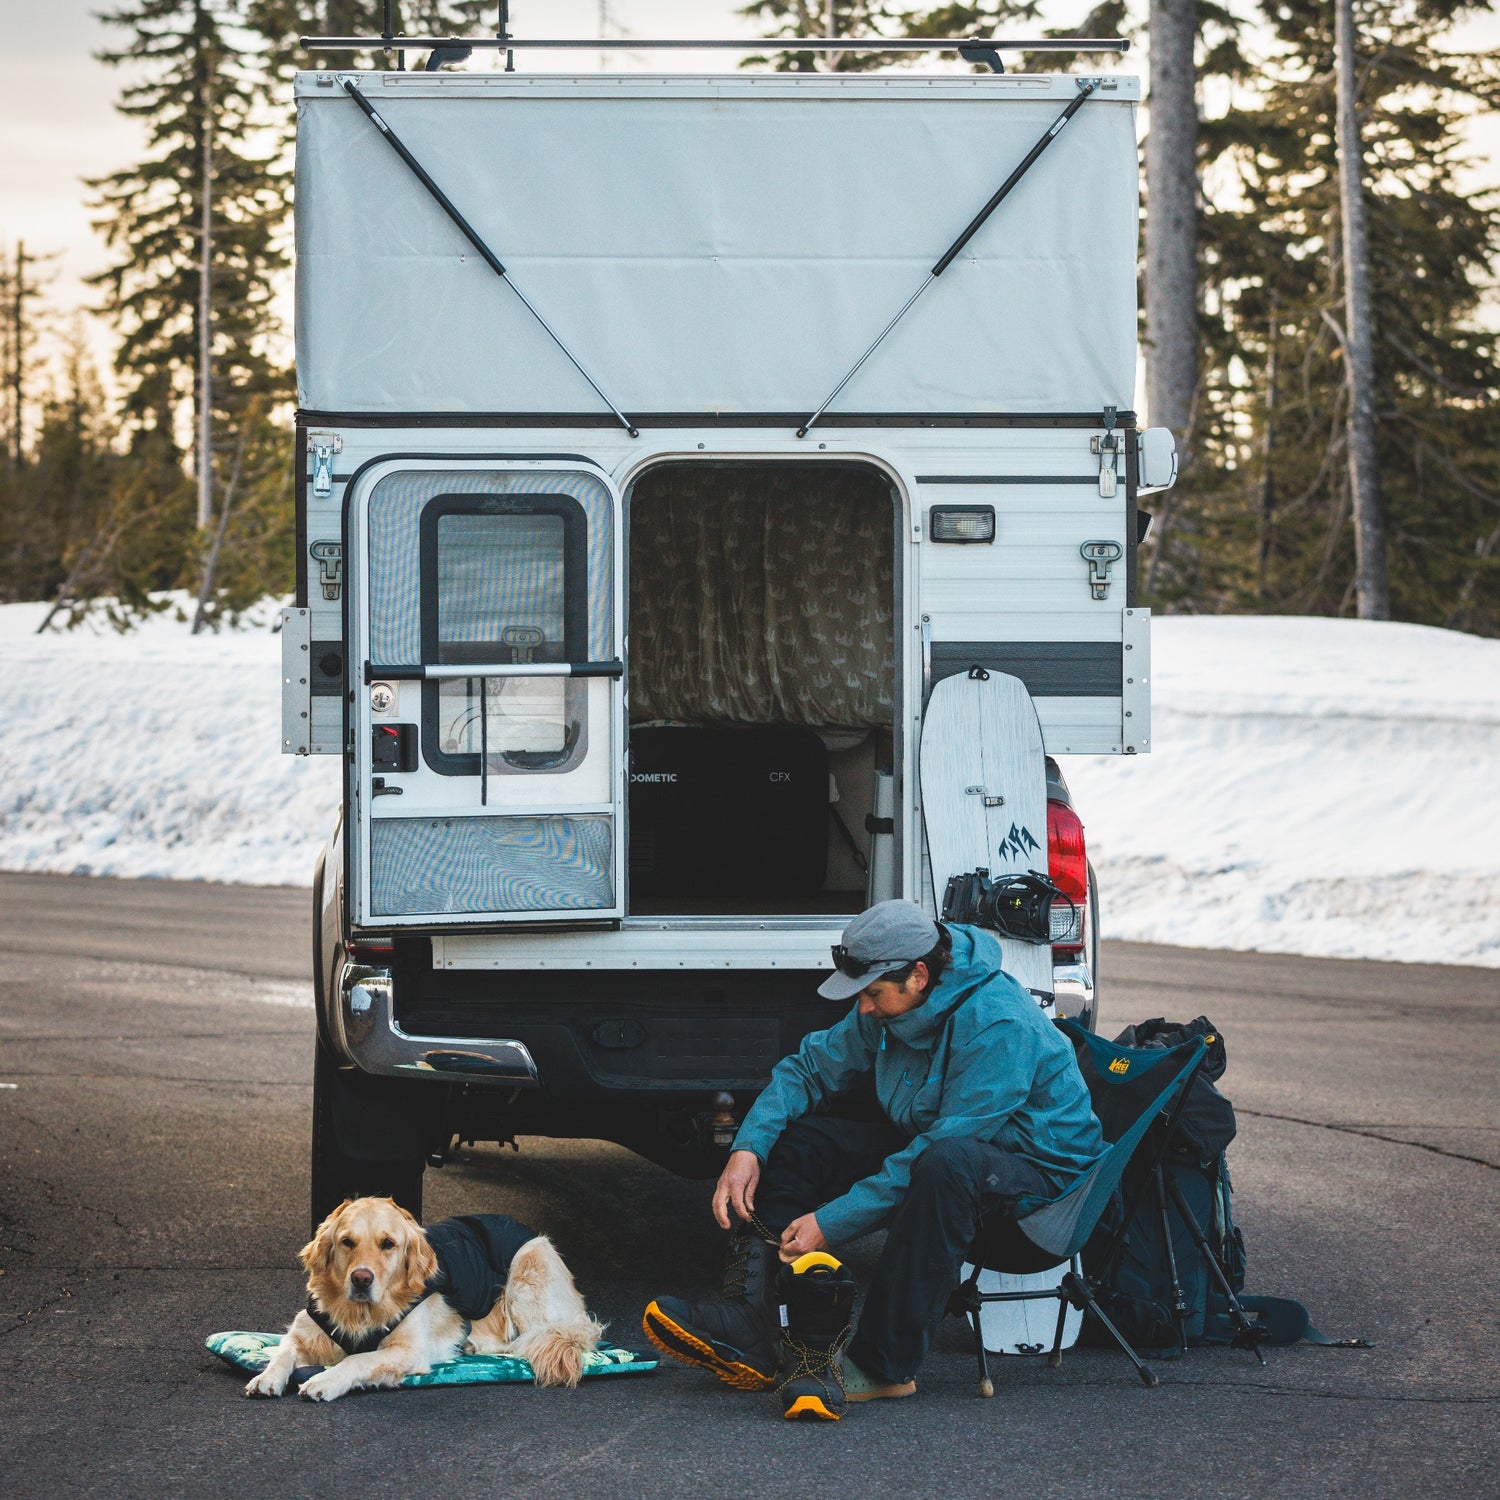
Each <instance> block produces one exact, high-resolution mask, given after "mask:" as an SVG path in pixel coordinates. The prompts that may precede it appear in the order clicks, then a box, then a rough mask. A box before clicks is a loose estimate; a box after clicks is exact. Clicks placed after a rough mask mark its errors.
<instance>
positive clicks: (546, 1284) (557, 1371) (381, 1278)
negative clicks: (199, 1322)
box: [245, 1198, 604, 1401]
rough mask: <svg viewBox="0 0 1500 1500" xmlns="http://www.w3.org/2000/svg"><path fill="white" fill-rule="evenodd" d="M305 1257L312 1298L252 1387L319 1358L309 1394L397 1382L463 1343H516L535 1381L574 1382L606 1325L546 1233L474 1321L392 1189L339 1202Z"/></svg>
mask: <svg viewBox="0 0 1500 1500" xmlns="http://www.w3.org/2000/svg"><path fill="white" fill-rule="evenodd" d="M452 1222H459V1221H452ZM522 1232H523V1233H524V1232H526V1231H522ZM301 1259H302V1264H303V1266H304V1267H305V1268H306V1270H307V1290H308V1298H309V1305H308V1308H306V1309H304V1310H303V1311H302V1312H299V1313H298V1314H297V1316H296V1317H295V1318H294V1319H293V1320H292V1323H291V1327H290V1328H288V1330H287V1332H286V1336H285V1337H284V1338H283V1339H282V1340H281V1343H280V1345H279V1346H278V1347H277V1349H276V1351H275V1353H274V1354H273V1355H272V1357H271V1362H270V1364H268V1365H267V1366H266V1368H265V1369H264V1370H262V1371H261V1373H260V1374H259V1375H257V1376H256V1377H255V1378H254V1379H253V1380H251V1381H250V1382H249V1384H248V1385H246V1387H245V1394H246V1395H247V1396H280V1395H281V1394H282V1393H283V1392H284V1391H285V1390H286V1387H287V1383H288V1381H289V1380H290V1378H291V1375H292V1372H293V1371H294V1370H295V1369H297V1368H298V1367H299V1366H301V1365H323V1366H325V1368H324V1369H323V1370H321V1371H320V1372H319V1373H318V1374H316V1375H314V1376H313V1377H312V1378H311V1379H309V1380H307V1381H306V1382H304V1384H303V1386H302V1390H301V1394H302V1395H303V1397H305V1398H306V1399H307V1400H309V1401H335V1400H337V1399H338V1398H339V1397H340V1396H343V1395H347V1394H348V1392H350V1391H353V1390H360V1389H363V1388H366V1387H371V1386H394V1385H399V1384H400V1383H401V1382H402V1381H403V1380H404V1379H405V1378H406V1377H407V1376H408V1375H421V1374H424V1373H426V1372H427V1371H428V1370H430V1369H431V1368H432V1366H433V1365H436V1364H442V1363H444V1362H445V1361H447V1360H451V1359H454V1358H456V1357H457V1356H458V1355H459V1354H460V1353H465V1354H503V1355H516V1356H519V1357H520V1358H522V1359H525V1360H528V1361H529V1362H530V1364H531V1367H532V1369H533V1371H535V1373H536V1382H537V1384H538V1385H565V1386H576V1385H577V1384H578V1381H579V1378H580V1377H581V1375H582V1374H583V1361H584V1356H585V1355H586V1354H588V1353H589V1352H590V1351H591V1350H592V1349H594V1348H596V1347H597V1346H598V1343H599V1339H600V1336H601V1335H602V1333H603V1332H604V1329H603V1325H602V1324H600V1323H598V1322H597V1321H595V1319H593V1318H591V1317H590V1316H589V1314H588V1310H587V1309H586V1308H585V1306H584V1303H583V1298H582V1297H581V1296H579V1294H578V1289H577V1287H575V1286H574V1284H573V1277H572V1275H571V1274H570V1273H569V1271H568V1268H567V1266H566V1265H564V1264H563V1260H562V1257H561V1256H560V1255H559V1254H558V1253H557V1251H556V1249H554V1248H553V1245H552V1242H551V1240H549V1239H548V1238H547V1237H546V1236H545V1235H536V1236H535V1237H533V1238H530V1239H527V1240H526V1241H525V1243H524V1244H522V1245H521V1246H520V1248H519V1249H518V1250H516V1251H515V1254H514V1257H513V1258H512V1259H511V1262H510V1266H509V1269H508V1273H507V1274H506V1276H505V1285H504V1289H503V1291H501V1293H500V1295H499V1297H498V1299H497V1300H496V1301H495V1303H494V1305H493V1307H491V1308H490V1310H489V1313H488V1314H487V1315H486V1316H484V1317H483V1318H481V1319H479V1320H478V1321H476V1322H474V1323H473V1325H472V1326H470V1325H469V1324H468V1323H467V1321H466V1320H465V1318H464V1316H463V1314H462V1313H461V1312H459V1311H458V1309H456V1308H455V1307H454V1306H453V1305H452V1304H451V1303H450V1302H449V1300H448V1298H447V1297H446V1296H445V1295H443V1294H442V1293H440V1292H439V1293H429V1292H428V1291H427V1283H428V1282H429V1281H431V1280H432V1279H433V1278H434V1277H435V1276H436V1275H437V1273H438V1271H439V1261H438V1256H437V1254H436V1252H435V1251H434V1249H433V1247H432V1245H431V1244H429V1243H428V1239H427V1235H426V1233H425V1232H424V1230H423V1228H422V1226H421V1225H420V1224H418V1223H417V1221H416V1220H415V1219H414V1218H412V1216H411V1215H410V1214H409V1213H407V1211H406V1210H405V1209H404V1208H401V1207H400V1206H398V1205H397V1204H396V1203H394V1202H393V1201H392V1200H391V1199H389V1198H354V1199H350V1200H348V1201H346V1202H344V1203H342V1204H340V1205H339V1207H338V1208H336V1209H335V1210H334V1211H333V1212H332V1213H331V1214H329V1216H328V1217H327V1218H326V1219H325V1220H324V1221H323V1222H322V1224H320V1225H319V1226H318V1231H317V1233H316V1234H314V1235H313V1237H312V1239H311V1241H310V1242H309V1243H308V1244H306V1245H304V1246H303V1247H302V1251H301ZM315 1313H316V1314H318V1315H320V1316H321V1318H322V1319H323V1320H324V1321H325V1322H326V1323H327V1324H328V1325H329V1326H330V1327H331V1329H332V1331H333V1332H334V1333H335V1334H336V1335H337V1336H338V1339H339V1342H335V1340H334V1338H333V1337H330V1335H329V1333H328V1332H325V1331H324V1328H322V1327H320V1326H319V1323H318V1321H317V1320H316V1319H315V1317H314V1314H315ZM382 1334H383V1336H382ZM346 1344H347V1345H351V1346H354V1348H355V1352H350V1351H349V1350H348V1349H346V1348H345V1347H342V1346H343V1345H346ZM361 1344H363V1345H369V1346H370V1347H363V1348H361V1347H359V1346H360V1345H361Z"/></svg>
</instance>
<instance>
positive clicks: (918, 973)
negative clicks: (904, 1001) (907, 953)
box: [907, 958, 932, 991]
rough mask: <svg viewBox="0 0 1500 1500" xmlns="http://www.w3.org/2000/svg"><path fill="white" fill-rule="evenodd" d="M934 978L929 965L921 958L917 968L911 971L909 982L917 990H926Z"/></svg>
mask: <svg viewBox="0 0 1500 1500" xmlns="http://www.w3.org/2000/svg"><path fill="white" fill-rule="evenodd" d="M931 981H932V976H931V975H930V973H929V972H928V969H927V965H926V964H925V963H923V962H922V960H921V959H920V958H919V959H918V960H917V962H916V966H915V967H914V968H913V969H912V971H911V978H910V979H909V980H908V981H907V983H908V984H909V985H911V986H912V987H913V988H915V989H916V990H918V991H920V990H925V989H926V988H927V986H928V985H929V984H930V983H931Z"/></svg>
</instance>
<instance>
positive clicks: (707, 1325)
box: [641, 1230, 781, 1391]
mask: <svg viewBox="0 0 1500 1500" xmlns="http://www.w3.org/2000/svg"><path fill="white" fill-rule="evenodd" d="M780 1271H781V1262H780V1260H779V1259H778V1258H777V1254H776V1247H775V1246H774V1245H768V1244H766V1242H765V1241H764V1240H762V1239H757V1238H756V1237H754V1236H753V1235H751V1234H750V1232H749V1231H748V1230H737V1231H735V1233H734V1236H733V1238H732V1239H731V1240H730V1242H729V1255H728V1258H727V1259H726V1260H725V1263H724V1287H723V1291H722V1292H721V1293H720V1295H719V1296H717V1297H707V1298H705V1299H704V1300H703V1301H701V1302H685V1301H683V1299H682V1298H681V1297H657V1298H656V1299H655V1300H654V1301H652V1302H650V1303H649V1304H648V1305H647V1307H646V1312H645V1316H644V1317H643V1318H642V1319H641V1325H642V1327H643V1328H644V1329H645V1331H646V1337H647V1338H648V1339H650V1340H651V1342H652V1343H653V1344H655V1345H656V1347H657V1348H658V1349H660V1350H661V1351H662V1353H663V1354H670V1355H671V1356H672V1357H673V1358H674V1359H680V1360H682V1361H683V1362H684V1363H685V1364H690V1365H697V1366H698V1367H699V1368H700V1369H704V1370H708V1371H709V1372H710V1373H712V1374H714V1375H717V1376H718V1377H719V1379H720V1380H722V1381H723V1382H724V1384H725V1385H732V1386H733V1387H734V1388H735V1389H736V1390H740V1391H765V1390H769V1389H770V1388H771V1386H772V1385H774V1384H775V1381H776V1367H777V1364H778V1362H779V1360H780V1355H781V1350H780V1346H779V1342H778V1338H777V1334H778V1322H779V1318H778V1302H777V1295H776V1293H777V1282H778V1278H779V1275H780Z"/></svg>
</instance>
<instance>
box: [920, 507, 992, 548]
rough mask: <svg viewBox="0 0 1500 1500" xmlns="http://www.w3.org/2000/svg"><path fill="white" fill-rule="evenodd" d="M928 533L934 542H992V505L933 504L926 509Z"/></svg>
mask: <svg viewBox="0 0 1500 1500" xmlns="http://www.w3.org/2000/svg"><path fill="white" fill-rule="evenodd" d="M927 514H928V517H929V519H928V526H927V531H928V535H929V536H931V538H932V540H933V541H935V542H993V541H994V540H995V507H994V506H993V505H934V506H933V508H932V509H931V510H930V511H928V513H927Z"/></svg>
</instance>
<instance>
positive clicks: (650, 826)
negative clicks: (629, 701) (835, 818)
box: [630, 725, 828, 897]
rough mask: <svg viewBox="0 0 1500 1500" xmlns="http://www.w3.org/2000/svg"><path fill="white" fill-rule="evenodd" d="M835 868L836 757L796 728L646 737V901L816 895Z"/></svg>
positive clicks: (637, 743) (636, 861) (641, 812)
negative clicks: (831, 821)
mask: <svg viewBox="0 0 1500 1500" xmlns="http://www.w3.org/2000/svg"><path fill="white" fill-rule="evenodd" d="M827 863H828V752H827V751H826V750H825V749H824V747H823V741H822V740H821V739H820V738H819V737H818V736H817V735H816V734H814V733H813V731H812V730H810V729H803V728H799V727H797V726H795V725H764V726H755V727H743V728H740V727H731V728H698V727H695V726H687V725H683V726H671V725H669V726H664V727H657V728H642V729H636V730H634V731H633V732H632V733H631V736H630V885H631V890H632V892H633V894H635V895H637V896H702V897H715V896H749V895H755V894H758V893H761V892H766V891H773V892H776V893H778V894H780V895H784V896H785V895H791V896H801V895H810V894H812V893H813V892H815V891H818V890H820V889H821V888H822V885H823V878H824V875H825V872H826V868H827Z"/></svg>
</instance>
